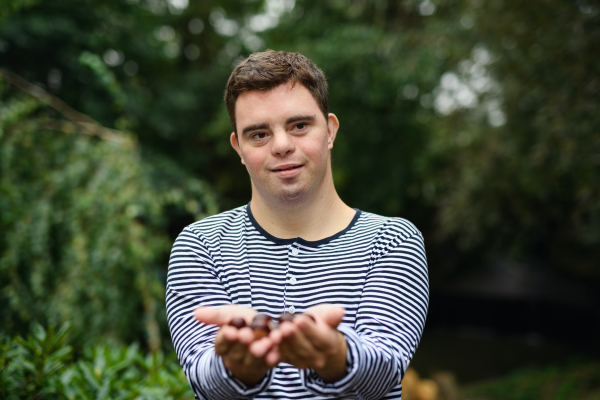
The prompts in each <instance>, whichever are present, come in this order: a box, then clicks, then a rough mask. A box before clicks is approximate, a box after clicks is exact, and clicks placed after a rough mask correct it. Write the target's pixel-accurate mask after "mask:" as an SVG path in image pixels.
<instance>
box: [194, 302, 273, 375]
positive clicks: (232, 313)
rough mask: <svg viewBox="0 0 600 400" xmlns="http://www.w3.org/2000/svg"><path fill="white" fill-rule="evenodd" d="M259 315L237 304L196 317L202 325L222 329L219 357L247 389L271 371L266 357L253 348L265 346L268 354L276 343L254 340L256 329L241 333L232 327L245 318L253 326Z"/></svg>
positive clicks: (199, 312) (217, 349)
mask: <svg viewBox="0 0 600 400" xmlns="http://www.w3.org/2000/svg"><path fill="white" fill-rule="evenodd" d="M256 314H257V312H256V310H253V309H252V308H249V307H244V306H238V305H233V304H232V305H226V306H221V307H200V308H197V309H196V310H194V317H195V318H196V320H198V321H199V322H202V323H205V324H210V325H217V326H220V327H221V329H219V331H218V332H217V336H216V338H215V353H216V354H217V355H219V356H221V358H222V359H223V364H224V365H225V367H226V368H227V369H229V370H230V371H231V373H232V374H233V375H234V376H235V377H236V378H238V379H240V380H241V381H242V382H244V383H245V384H247V385H253V384H255V383H257V382H259V381H260V380H261V379H262V378H263V377H264V376H265V374H266V373H267V371H268V370H269V369H270V368H271V366H269V365H268V364H267V363H266V360H265V358H264V357H256V356H254V355H253V354H252V353H251V352H250V351H249V346H250V345H251V344H262V347H263V348H264V349H266V350H265V352H266V351H268V350H270V349H271V348H272V341H271V340H270V339H269V338H268V337H267V338H262V339H259V340H254V333H253V332H252V329H250V328H248V327H244V328H241V329H238V328H235V327H233V326H230V325H228V324H229V323H230V322H231V320H232V319H234V318H243V319H244V320H245V321H246V324H247V325H250V324H251V322H252V319H253V318H254V316H255V315H256Z"/></svg>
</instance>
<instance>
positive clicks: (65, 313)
mask: <svg viewBox="0 0 600 400" xmlns="http://www.w3.org/2000/svg"><path fill="white" fill-rule="evenodd" d="M0 113H1V115H2V118H0V151H1V153H0V154H1V156H0V159H1V161H0V215H1V217H0V218H1V225H2V228H3V229H2V230H3V235H1V236H0V304H1V305H2V310H3V312H2V313H1V314H0V325H1V326H2V329H3V331H5V332H26V331H27V329H28V327H29V326H30V324H31V323H32V322H43V323H52V324H58V323H64V322H66V321H70V322H71V324H72V327H73V335H74V337H75V340H76V341H83V340H86V341H92V342H98V341H100V340H102V341H106V340H109V341H110V340H113V341H118V342H131V341H132V340H140V339H141V340H143V341H144V342H146V343H147V344H148V345H149V346H150V348H152V349H158V347H159V346H160V342H161V336H162V337H164V334H165V333H166V332H165V323H164V322H165V321H164V318H165V317H164V284H163V279H164V276H165V275H166V264H167V261H166V259H167V256H168V253H169V250H170V246H171V239H170V238H169V236H168V228H169V225H168V221H166V220H165V217H164V213H165V210H166V209H167V208H168V209H174V210H178V211H177V212H178V213H179V214H184V215H189V218H190V219H192V218H202V217H203V216H204V215H206V213H214V212H215V203H214V199H213V198H212V195H211V192H210V189H209V188H208V187H207V186H206V185H205V184H204V183H203V182H201V181H199V180H197V179H193V178H190V177H189V176H187V175H186V174H185V173H183V172H182V171H181V170H180V169H178V168H177V167H174V166H172V165H171V164H169V163H167V162H164V161H163V162H161V161H160V159H159V158H158V157H155V158H154V159H156V162H154V163H153V164H152V165H150V164H146V163H144V162H143V161H142V160H141V158H140V156H139V151H138V148H137V145H136V142H135V139H134V138H133V137H131V136H130V135H127V134H124V133H117V138H118V139H119V140H118V141H116V142H112V141H107V140H101V139H98V138H95V137H89V136H85V135H81V134H68V133H64V132H57V131H52V130H49V129H47V128H46V126H50V127H52V126H54V125H56V124H54V125H52V124H51V123H52V122H55V120H52V119H50V120H49V119H48V116H51V115H52V113H51V112H50V111H48V110H47V109H45V107H43V106H42V104H41V103H40V101H39V100H37V99H35V98H32V97H30V96H28V95H23V94H18V93H15V90H14V89H10V90H9V89H7V88H5V89H4V90H2V92H1V93H0ZM112 134H113V135H115V133H114V132H113V133H112ZM154 159H152V160H154ZM161 327H162V328H161ZM161 329H162V332H161Z"/></svg>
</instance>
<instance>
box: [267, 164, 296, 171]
mask: <svg viewBox="0 0 600 400" xmlns="http://www.w3.org/2000/svg"><path fill="white" fill-rule="evenodd" d="M301 166H302V165H292V166H289V167H284V168H279V169H274V170H273V171H289V170H292V169H297V168H300V167H301Z"/></svg>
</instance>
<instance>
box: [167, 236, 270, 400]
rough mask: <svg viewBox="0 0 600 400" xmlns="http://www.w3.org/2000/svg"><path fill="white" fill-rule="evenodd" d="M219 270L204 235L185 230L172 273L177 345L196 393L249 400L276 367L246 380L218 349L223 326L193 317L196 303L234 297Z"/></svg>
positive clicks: (171, 317) (216, 399) (170, 304)
mask: <svg viewBox="0 0 600 400" xmlns="http://www.w3.org/2000/svg"><path fill="white" fill-rule="evenodd" d="M217 270H218V268H216V265H215V262H214V255H213V254H211V252H210V250H209V247H208V246H207V245H206V242H205V241H204V240H203V239H202V237H201V236H200V235H199V234H198V233H196V232H194V231H193V230H191V229H190V228H186V229H184V231H183V232H182V233H181V234H180V235H179V237H178V238H177V240H176V241H175V244H174V245H173V249H172V251H171V257H170V260H169V272H168V276H167V296H166V302H167V320H168V323H169V329H170V331H171V337H172V340H173V345H174V347H175V351H176V352H177V356H178V357H179V361H180V363H181V365H182V367H183V369H184V371H185V374H186V376H187V378H188V381H189V383H190V386H191V387H192V389H193V391H194V393H195V394H196V396H197V398H201V399H210V400H220V399H222V400H230V399H250V398H252V397H254V396H255V395H256V394H258V393H260V392H262V391H263V390H265V389H266V388H267V387H268V386H269V384H270V381H271V380H272V375H273V373H272V371H270V372H269V373H268V374H267V375H266V376H265V378H264V379H263V380H262V381H261V382H259V383H258V384H257V385H255V386H252V387H247V386H246V385H244V384H243V383H242V382H241V381H239V380H238V379H236V378H235V377H233V376H232V375H231V374H230V372H229V371H228V370H227V369H226V368H225V366H224V364H223V361H222V359H221V357H219V356H217V355H216V354H215V351H214V340H215V336H216V332H217V330H218V328H217V327H215V326H208V325H205V324H200V323H198V322H197V321H196V320H195V319H194V317H193V311H194V309H196V308H197V307H201V306H219V305H224V304H231V303H233V302H234V301H233V299H232V298H231V296H230V295H229V294H228V292H227V291H226V286H225V285H224V284H223V282H221V280H220V279H219V276H218V274H217Z"/></svg>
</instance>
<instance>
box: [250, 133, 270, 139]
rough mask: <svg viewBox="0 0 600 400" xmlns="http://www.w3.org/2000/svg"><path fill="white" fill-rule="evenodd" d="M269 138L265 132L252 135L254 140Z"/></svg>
mask: <svg viewBox="0 0 600 400" xmlns="http://www.w3.org/2000/svg"><path fill="white" fill-rule="evenodd" d="M266 136H267V134H266V133H264V132H257V133H255V134H254V135H252V138H253V139H264V138H265V137H266Z"/></svg>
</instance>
